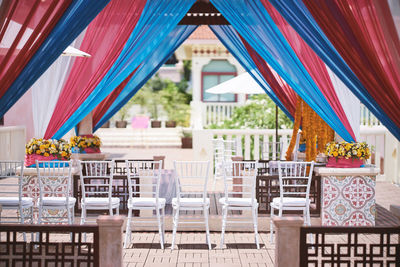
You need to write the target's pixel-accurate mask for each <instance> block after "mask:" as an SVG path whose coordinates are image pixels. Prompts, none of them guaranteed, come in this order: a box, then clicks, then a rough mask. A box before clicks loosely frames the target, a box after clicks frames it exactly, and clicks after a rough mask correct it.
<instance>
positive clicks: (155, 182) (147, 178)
mask: <svg viewBox="0 0 400 267" xmlns="http://www.w3.org/2000/svg"><path fill="white" fill-rule="evenodd" d="M161 165H162V162H161V160H160V161H129V160H127V161H126V170H127V175H128V177H127V179H128V186H129V188H128V189H129V200H128V221H127V223H126V233H125V242H124V248H126V247H127V246H128V244H129V243H130V240H131V227H132V221H133V220H134V219H133V218H134V217H132V210H151V211H153V210H154V211H155V212H156V219H157V220H156V222H157V224H158V232H159V234H160V245H161V249H164V216H165V198H160V197H159V193H160V180H161ZM137 179H139V183H137V182H136V181H137ZM143 219H144V220H143ZM150 219H153V220H150ZM135 220H136V221H137V222H141V223H154V218H153V217H136V219H135Z"/></svg>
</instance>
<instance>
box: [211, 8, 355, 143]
mask: <svg viewBox="0 0 400 267" xmlns="http://www.w3.org/2000/svg"><path fill="white" fill-rule="evenodd" d="M211 2H212V3H213V4H214V6H215V7H216V8H217V9H218V10H219V11H220V12H221V14H222V15H223V16H224V17H225V18H226V19H227V20H228V21H229V22H230V23H231V25H232V26H233V27H234V28H235V29H236V30H237V31H238V33H239V34H240V35H241V36H242V37H243V38H244V39H245V40H246V41H247V42H248V43H249V44H250V45H251V46H252V47H253V48H254V49H255V50H256V52H257V53H258V54H259V55H260V56H261V57H262V58H263V59H264V60H265V61H266V62H267V63H268V64H269V65H270V66H271V67H272V68H273V69H274V70H275V71H276V72H277V73H278V74H279V75H280V76H281V77H282V78H283V79H284V80H285V81H286V82H287V83H288V84H289V85H290V86H291V87H292V88H293V90H295V91H296V93H297V94H298V95H300V97H301V98H302V99H304V101H305V102H307V104H308V105H309V106H310V107H311V108H312V109H313V110H315V112H316V113H317V114H318V115H319V116H320V117H321V118H322V119H323V120H324V121H325V122H327V123H328V124H329V125H330V126H331V127H332V128H333V129H335V131H336V132H337V133H338V134H339V135H340V136H341V137H342V138H343V139H344V140H346V141H353V140H354V139H353V137H352V135H351V134H350V133H349V132H348V131H347V129H346V127H345V126H344V125H343V123H342V122H341V121H340V119H339V117H338V116H337V114H336V113H335V112H334V110H333V109H332V107H331V106H330V105H329V102H328V101H327V100H326V98H325V96H324V95H323V94H322V92H321V91H320V90H319V88H318V86H317V85H316V84H315V82H314V81H313V79H312V77H311V76H310V75H309V74H308V72H307V70H306V69H305V68H304V66H303V64H302V63H301V62H300V60H299V59H298V57H297V56H296V54H295V52H294V51H293V50H292V48H291V47H290V45H289V44H288V43H287V41H286V40H285V38H284V36H283V35H282V33H281V32H280V31H279V28H278V27H277V26H276V25H275V23H274V21H273V20H272V18H271V17H270V16H269V15H268V12H267V10H266V9H265V7H264V6H263V4H262V3H261V2H260V1H250V0H235V1H229V2H228V1H223V0H211Z"/></svg>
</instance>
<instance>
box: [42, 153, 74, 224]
mask: <svg viewBox="0 0 400 267" xmlns="http://www.w3.org/2000/svg"><path fill="white" fill-rule="evenodd" d="M71 168H72V161H36V170H37V175H38V176H37V177H38V181H39V190H40V195H39V202H38V207H39V215H38V223H39V224H41V223H42V222H43V219H44V220H45V221H47V222H57V223H58V222H67V223H68V224H73V223H74V206H75V202H76V199H75V198H74V197H72V196H71V195H72V189H71V187H72V181H71ZM45 210H51V211H53V212H51V213H53V214H55V216H54V215H51V216H50V215H49V216H44V211H45ZM63 210H65V211H66V213H67V214H66V215H67V218H66V219H65V213H64V212H62V211H63ZM46 214H49V213H46ZM57 215H58V216H57ZM57 218H58V220H57V221H56V220H54V219H57Z"/></svg>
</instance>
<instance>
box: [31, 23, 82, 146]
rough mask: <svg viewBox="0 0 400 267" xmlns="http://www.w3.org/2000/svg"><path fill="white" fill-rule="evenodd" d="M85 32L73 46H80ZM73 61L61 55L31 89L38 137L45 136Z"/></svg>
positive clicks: (71, 58)
mask: <svg viewBox="0 0 400 267" xmlns="http://www.w3.org/2000/svg"><path fill="white" fill-rule="evenodd" d="M84 34H85V31H84V32H82V33H81V34H80V35H79V36H78V38H77V39H75V41H74V42H72V43H71V46H73V47H75V48H79V47H80V44H81V42H82V40H83V36H84ZM73 62H74V57H70V56H59V57H58V59H57V60H56V61H54V63H53V64H52V65H51V66H50V68H48V69H47V70H46V72H45V73H43V75H42V76H41V77H40V78H39V79H38V80H37V81H36V82H35V84H34V85H33V86H32V87H31V89H30V90H32V115H33V125H34V128H35V137H36V138H43V136H44V134H45V132H46V129H47V126H48V125H49V122H50V119H51V116H52V115H53V111H54V109H55V106H56V103H57V100H58V97H59V95H60V93H61V89H62V88H63V86H64V82H65V81H66V80H67V78H68V75H69V72H70V70H71V67H72V63H73Z"/></svg>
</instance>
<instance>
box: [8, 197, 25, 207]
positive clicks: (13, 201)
mask: <svg viewBox="0 0 400 267" xmlns="http://www.w3.org/2000/svg"><path fill="white" fill-rule="evenodd" d="M0 205H2V206H4V207H12V206H14V207H17V206H18V205H19V197H0ZM21 205H22V206H33V199H32V198H31V197H23V198H22V199H21Z"/></svg>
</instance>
